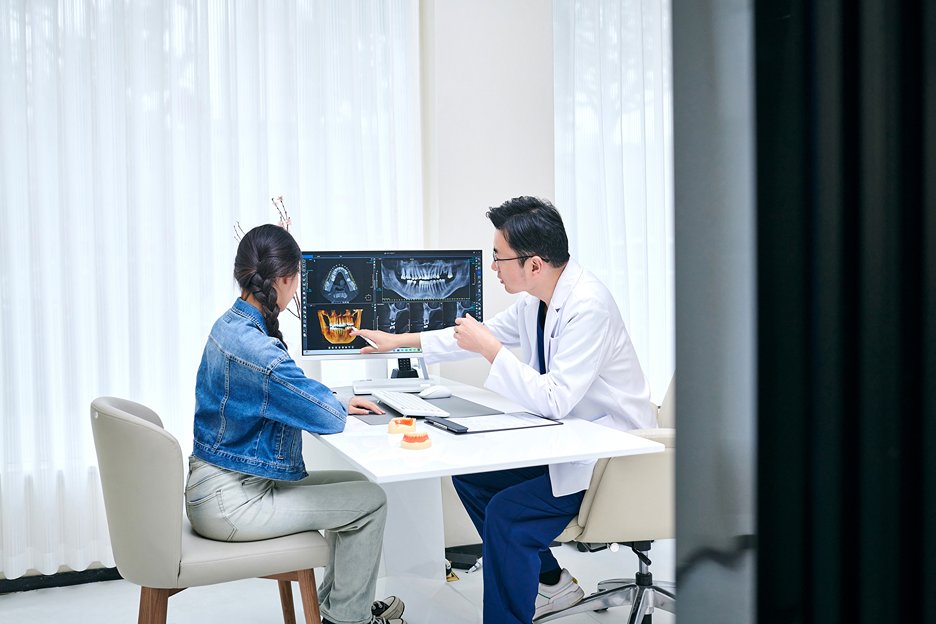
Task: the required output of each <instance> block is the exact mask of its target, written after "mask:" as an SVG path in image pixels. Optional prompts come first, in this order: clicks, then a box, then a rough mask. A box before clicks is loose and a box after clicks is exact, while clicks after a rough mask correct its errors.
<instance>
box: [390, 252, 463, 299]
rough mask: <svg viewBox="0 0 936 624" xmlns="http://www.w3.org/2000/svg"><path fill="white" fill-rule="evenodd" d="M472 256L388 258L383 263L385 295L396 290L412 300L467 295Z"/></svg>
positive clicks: (456, 297) (400, 295) (396, 292)
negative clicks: (451, 258) (428, 258)
mask: <svg viewBox="0 0 936 624" xmlns="http://www.w3.org/2000/svg"><path fill="white" fill-rule="evenodd" d="M470 279H471V261H470V260H467V259H465V260H461V259H459V260H440V259H432V260H422V259H418V258H413V259H406V260H403V259H400V260H397V259H392V260H388V259H385V260H384V261H383V262H382V263H381V266H380V280H381V285H382V287H383V299H384V301H386V300H387V299H388V298H392V297H393V294H394V293H395V294H396V295H398V296H399V297H401V298H403V299H407V300H409V301H420V300H425V299H448V298H450V297H451V298H455V299H467V298H468V297H469V292H468V283H469V281H470Z"/></svg>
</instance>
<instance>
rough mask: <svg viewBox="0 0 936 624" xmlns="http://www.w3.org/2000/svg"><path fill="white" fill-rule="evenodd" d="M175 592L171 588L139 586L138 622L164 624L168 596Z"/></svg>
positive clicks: (140, 623) (142, 623) (141, 623)
mask: <svg viewBox="0 0 936 624" xmlns="http://www.w3.org/2000/svg"><path fill="white" fill-rule="evenodd" d="M174 593H176V591H175V590H171V589H156V588H153V587H141V588H140V616H139V618H138V619H137V622H138V623H139V624H166V614H167V613H168V610H169V596H171V595H172V594H174Z"/></svg>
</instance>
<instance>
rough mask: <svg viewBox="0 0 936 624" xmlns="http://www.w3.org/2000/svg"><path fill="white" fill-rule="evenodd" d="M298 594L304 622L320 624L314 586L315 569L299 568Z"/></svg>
mask: <svg viewBox="0 0 936 624" xmlns="http://www.w3.org/2000/svg"><path fill="white" fill-rule="evenodd" d="M297 575H298V577H299V595H301V596H302V611H303V613H304V614H305V623H306V624H322V614H321V613H320V612H319V600H318V589H316V587H315V570H313V569H311V568H309V569H308V570H299V571H298V572H297Z"/></svg>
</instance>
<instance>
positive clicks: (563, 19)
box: [554, 0, 675, 403]
mask: <svg viewBox="0 0 936 624" xmlns="http://www.w3.org/2000/svg"><path fill="white" fill-rule="evenodd" d="M670 15H671V13H670V3H669V2H668V1H667V0H662V1H658V0H555V3H554V33H555V106H556V122H555V136H556V139H555V140H556V200H557V205H558V207H559V208H560V210H561V211H562V213H563V218H564V219H565V221H566V227H567V229H568V231H569V238H570V241H569V242H570V246H571V249H572V252H573V254H574V255H575V256H576V257H577V258H578V259H579V261H581V262H582V263H583V264H584V265H585V266H586V267H588V268H589V269H590V270H591V271H592V272H594V273H595V274H596V275H598V277H600V278H601V279H602V281H604V283H605V284H607V285H608V287H609V288H610V289H611V292H612V293H613V294H614V296H615V299H616V300H617V302H618V305H619V306H620V307H621V313H622V315H623V316H624V320H625V322H626V324H627V328H628V331H629V333H630V336H631V338H632V339H633V341H634V344H635V347H636V349H637V354H638V356H639V357H640V362H641V365H642V367H643V369H644V372H645V373H646V375H647V377H648V379H649V380H650V385H651V391H652V398H653V400H654V401H656V402H657V403H659V402H660V401H661V400H662V399H663V395H664V394H665V393H666V389H667V386H668V385H669V382H670V379H671V378H672V376H673V373H674V369H675V306H674V299H675V295H674V293H675V280H674V241H673V229H674V228H673V224H674V221H673V105H672V101H673V86H672V85H673V81H672V32H671V18H670Z"/></svg>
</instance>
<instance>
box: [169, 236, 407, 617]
mask: <svg viewBox="0 0 936 624" xmlns="http://www.w3.org/2000/svg"><path fill="white" fill-rule="evenodd" d="M300 262H301V252H300V250H299V246H298V245H297V244H296V241H295V240H294V239H293V237H292V236H291V235H290V234H289V232H287V231H286V230H285V229H283V228H281V227H278V226H275V225H262V226H260V227H256V228H254V229H252V230H251V231H250V232H248V233H247V234H246V235H245V236H244V237H243V239H241V242H240V245H239V246H238V248H237V257H236V258H235V260H234V277H235V279H236V280H237V283H238V284H239V285H240V287H241V296H240V298H238V299H237V300H236V301H235V302H234V306H233V307H232V308H231V309H230V310H228V311H227V312H225V313H224V314H223V315H222V316H221V318H219V319H218V320H217V321H216V322H215V324H214V327H212V329H211V334H210V335H209V336H208V343H207V344H206V345H205V352H204V354H203V355H202V360H201V365H200V366H199V367H198V377H197V379H196V384H195V440H194V447H193V454H192V457H191V458H190V460H189V474H188V482H187V484H186V488H185V508H186V512H187V513H188V517H189V520H190V521H191V523H192V527H193V528H194V529H195V530H196V531H197V532H198V533H199V534H200V535H203V536H204V537H207V538H210V539H216V540H224V541H253V540H262V539H268V538H272V537H279V536H281V535H289V534H291V533H298V532H300V531H308V530H311V529H316V530H320V529H321V530H324V531H325V539H326V540H327V541H328V545H329V546H330V547H331V557H330V561H329V564H328V566H326V568H325V577H324V579H323V580H322V583H321V586H320V587H319V589H318V593H319V599H320V600H321V610H322V615H323V618H324V619H323V623H324V624H405V623H404V621H403V620H402V619H400V616H401V615H402V614H403V602H402V601H401V600H400V599H399V598H396V597H394V596H391V597H389V598H387V599H385V600H383V601H377V602H374V603H373V604H371V601H372V600H373V598H374V586H375V583H376V580H377V566H378V563H379V561H380V549H381V545H382V543H383V532H384V524H385V522H386V517H387V499H386V496H385V495H384V491H383V490H382V489H381V488H380V486H378V485H376V484H374V483H370V482H369V481H367V480H366V479H365V478H364V477H363V476H362V475H360V474H358V473H356V472H352V471H317V472H315V473H313V474H311V475H309V474H307V473H306V470H305V465H304V463H303V459H302V435H301V432H302V430H303V429H304V430H306V431H309V432H312V433H320V434H327V433H337V432H339V431H342V430H343V429H344V426H345V418H346V415H347V414H348V413H351V414H363V413H367V412H368V411H374V412H378V413H380V409H379V408H378V407H377V406H376V405H375V404H374V403H372V402H370V401H367V400H364V399H361V398H358V397H355V398H353V399H351V401H350V403H349V404H348V407H347V408H346V407H345V406H344V405H342V404H341V402H339V401H338V399H337V398H335V395H333V394H332V392H331V390H329V389H328V388H327V387H325V386H324V385H322V384H321V383H319V382H318V381H315V380H313V379H309V378H307V377H306V376H305V375H304V374H303V372H302V370H301V369H300V368H299V367H298V366H297V365H296V363H295V361H293V359H292V358H291V357H290V356H289V353H288V352H287V351H286V345H285V344H284V342H283V334H282V332H280V329H279V320H278V318H277V316H278V314H279V312H280V310H281V309H283V308H284V307H286V306H287V305H288V304H289V302H290V300H292V297H293V295H294V294H295V293H296V289H297V288H298V287H299V281H300V278H299V265H300ZM336 561H337V562H338V565H337V566H336V565H335V563H336Z"/></svg>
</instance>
